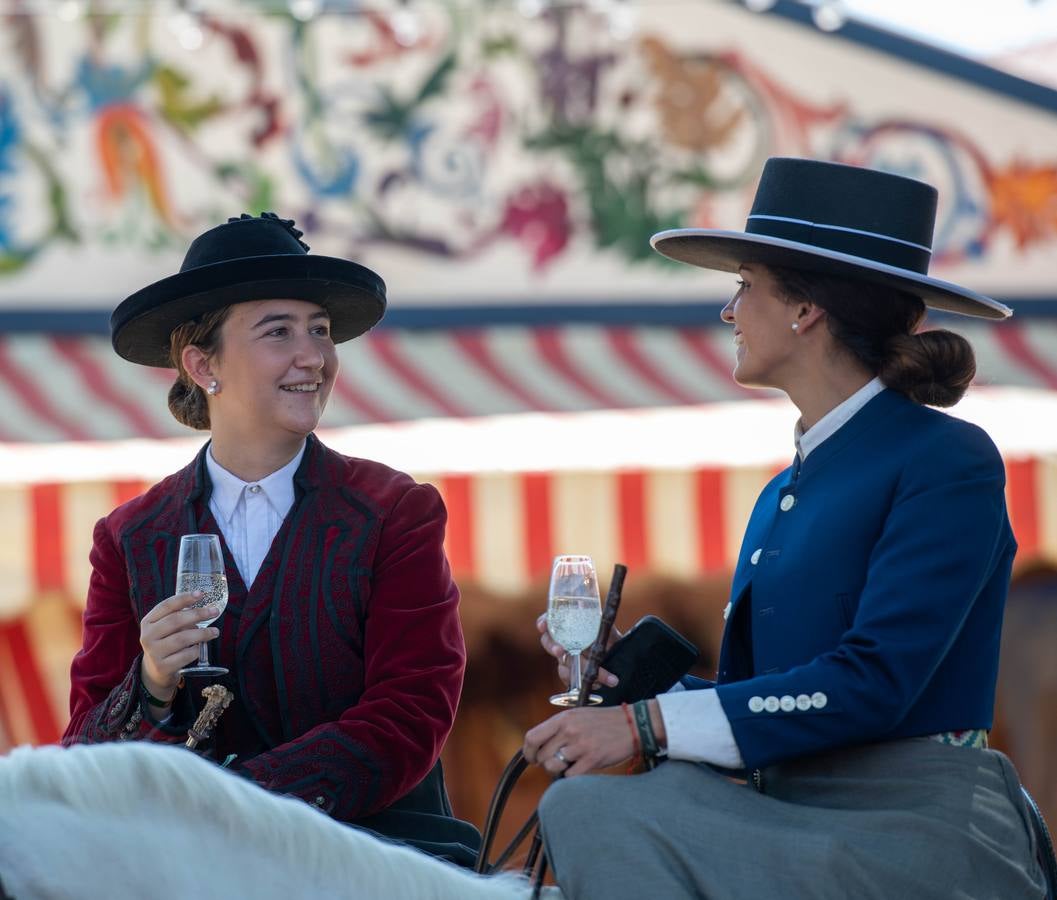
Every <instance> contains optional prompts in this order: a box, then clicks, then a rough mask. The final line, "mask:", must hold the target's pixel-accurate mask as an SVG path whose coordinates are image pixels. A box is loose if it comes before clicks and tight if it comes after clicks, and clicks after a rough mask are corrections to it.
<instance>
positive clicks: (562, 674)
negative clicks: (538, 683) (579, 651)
mask: <svg viewBox="0 0 1057 900" xmlns="http://www.w3.org/2000/svg"><path fill="white" fill-rule="evenodd" d="M536 630H537V631H538V632H539V634H540V644H541V645H542V646H543V649H544V650H545V651H546V652H547V653H548V654H550V655H551V656H553V657H554V658H555V659H556V660H557V661H558V677H559V678H560V679H561V680H562V681H563V682H565V684H569V683H570V682H571V681H572V669H571V668H570V667H569V661H570V659H571V657H570V656H569V654H568V653H566V652H565V648H564V647H563V646H562V645H561V644H559V643H558V642H557V641H556V640H554V638H553V637H552V636H551V633H550V632H549V631H548V630H547V614H546V613H540V615H539V618H537V619H536ZM621 636H622V635H621V633H620V632H619V631H618V630H617V628H616V626H615V625H614V626H613V628H612V629H611V630H610V632H609V642H608V643H607V644H606V650H608V649H609V648H610V647H612V646H613V645H614V644H615V643H616V642H617V641H619V640H620V638H621ZM578 659H579V662H580V673H581V674H583V671H584V670H585V669H586V668H587V657H585V656H583V655H581V656H580V657H578ZM619 681H620V679H619V678H617V676H616V675H614V674H613V673H612V672H607V671H606V670H605V669H599V670H598V681H596V682H595V685H594V686H597V685H600V684H605V685H608V686H609V687H615V686H616V685H617V683H618V682H619Z"/></svg>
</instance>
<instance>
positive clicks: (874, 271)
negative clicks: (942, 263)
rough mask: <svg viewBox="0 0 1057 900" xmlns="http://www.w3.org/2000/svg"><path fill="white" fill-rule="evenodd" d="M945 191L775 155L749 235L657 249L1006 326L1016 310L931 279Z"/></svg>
mask: <svg viewBox="0 0 1057 900" xmlns="http://www.w3.org/2000/svg"><path fill="white" fill-rule="evenodd" d="M935 221H936V189H935V188H934V187H932V186H931V185H928V184H925V183H924V182H921V181H916V180H914V179H913V178H903V177H901V176H899V175H890V174H888V173H887V172H878V171H875V170H873V169H864V168H859V167H857V166H846V165H841V164H839V163H831V162H821V161H818V160H812V159H783V158H779V157H775V158H772V159H769V160H767V163H766V164H765V165H764V168H763V174H762V175H761V177H760V184H759V186H758V187H757V189H756V198H755V199H754V200H753V204H752V210H751V211H750V212H749V220H748V223H747V224H746V226H745V231H717V230H713V229H708V228H676V229H672V230H670V231H662V232H660V233H659V234H655V235H654V236H653V237H652V238H651V240H650V243H651V244H652V245H653V248H654V249H655V250H656V251H657V252H658V253H662V254H663V255H664V256H668V257H670V258H671V259H675V260H678V261H680V262H685V263H690V264H691V265H694V266H701V267H702V268H705V269H718V270H719V271H722V272H737V271H738V268H739V267H740V266H742V265H743V264H745V263H754V262H755V263H761V264H763V265H773V266H786V267H791V268H798V269H806V270H808V271H813V272H820V273H823V274H828V275H836V276H840V277H846V278H851V279H858V280H861V281H871V282H875V283H880V284H885V285H888V286H890V287H892V288H896V289H898V290H900V291H905V292H906V293H908V294H913V295H914V296H916V297H920V298H921V299H922V301H923V302H924V303H925V305H926V306H931V307H934V308H936V309H944V310H948V311H950V312H957V313H964V314H965V315H969V316H983V317H985V318H989V319H1004V318H1006V317H1007V316H1010V315H1012V314H1013V311H1012V310H1011V309H1010V308H1009V307H1007V306H1004V305H1003V304H1001V303H999V302H998V301H997V300H992V299H991V298H990V297H985V296H983V295H982V294H977V293H976V292H975V291H971V290H968V289H967V288H963V287H959V286H958V285H956V284H950V283H948V282H946V281H940V280H939V279H937V278H930V277H929V275H928V270H929V260H930V258H931V256H932V229H933V226H934V224H935Z"/></svg>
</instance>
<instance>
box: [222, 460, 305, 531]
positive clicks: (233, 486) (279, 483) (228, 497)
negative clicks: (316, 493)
mask: <svg viewBox="0 0 1057 900" xmlns="http://www.w3.org/2000/svg"><path fill="white" fill-rule="evenodd" d="M305 446H306V445H305V444H301V449H300V450H298V451H297V454H296V455H295V456H294V458H293V459H291V460H290V462H288V463H287V464H286V465H285V466H283V467H282V468H281V469H276V470H275V471H274V472H272V474H271V475H267V476H265V477H264V478H262V479H261V480H260V481H243V480H242V479H241V478H239V477H238V476H237V475H232V474H231V472H229V471H228V470H227V469H225V468H224V467H223V466H222V465H220V463H218V462H217V461H216V460H215V459H214V458H213V447H212V444H211V445H210V447H209V449H208V450H207V451H206V469H207V470H208V471H209V478H210V480H211V481H212V482H213V495H212V498H211V500H212V503H213V504H215V509H216V511H217V512H219V513H220V515H221V517H222V518H223V520H224V521H225V522H230V521H231V517H232V516H233V515H235V509H236V508H237V507H238V505H239V500H241V499H242V492H243V491H245V490H246V488H248V487H250V486H251V485H259V486H260V489H261V492H262V493H263V494H264V496H265V498H266V499H267V500H268V503H269V504H271V506H272V507H273V508H274V509H275V511H276V512H278V513H279V515H280V516H285V515H286V514H287V513H288V512H289V511H290V507H291V506H293V505H294V473H295V472H296V471H297V467H298V466H299V465H300V464H301V457H303V456H304V455H305Z"/></svg>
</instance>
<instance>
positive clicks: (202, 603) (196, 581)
mask: <svg viewBox="0 0 1057 900" xmlns="http://www.w3.org/2000/svg"><path fill="white" fill-rule="evenodd" d="M193 591H201V592H202V593H203V594H204V595H205V596H203V597H202V599H201V600H199V601H198V602H197V603H193V604H191V606H189V607H188V609H202V608H203V607H206V606H215V607H216V608H217V609H218V610H219V612H218V613H217V614H216V615H215V616H213V618H212V619H205V620H203V621H200V622H198V623H196V624H197V626H198V627H199V628H205V627H206V626H208V625H212V624H213V623H214V622H215V621H216V620H217V619H219V618H220V614H221V613H222V612H224V609H225V607H226V606H227V605H228V577H227V575H226V574H225V570H224V554H223V552H222V551H221V549H220V538H219V537H217V536H216V535H215V534H185V535H183V537H181V538H180V556H179V559H178V561H177V563H176V593H177V594H186V593H191V592H193ZM227 673H228V670H227V669H225V668H224V667H223V666H211V665H210V664H209V642H208V641H203V642H202V643H201V644H199V645H198V662H197V663H196V664H195V665H192V666H187V667H186V668H183V669H180V674H181V675H201V676H205V675H210V676H212V675H227Z"/></svg>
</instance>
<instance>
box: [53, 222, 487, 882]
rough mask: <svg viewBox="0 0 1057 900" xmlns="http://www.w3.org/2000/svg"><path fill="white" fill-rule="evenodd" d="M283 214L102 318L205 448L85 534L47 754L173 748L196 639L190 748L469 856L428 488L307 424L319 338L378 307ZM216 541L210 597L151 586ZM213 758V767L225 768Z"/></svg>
mask: <svg viewBox="0 0 1057 900" xmlns="http://www.w3.org/2000/svg"><path fill="white" fill-rule="evenodd" d="M300 235H301V233H300V232H299V231H297V230H296V229H295V228H294V227H293V222H291V221H288V220H281V219H279V218H277V217H276V216H274V215H273V214H265V215H263V216H261V217H259V218H256V217H249V216H243V217H242V218H239V219H232V220H230V221H229V222H228V223H226V224H224V225H220V226H218V227H216V228H213V229H211V230H210V231H207V232H206V233H205V234H203V235H201V236H199V237H198V238H197V239H196V240H195V241H194V243H193V244H192V245H191V247H190V249H189V250H188V253H187V256H186V258H185V259H184V263H183V266H182V267H181V271H180V272H179V273H178V274H176V275H173V276H171V277H169V278H165V279H163V280H161V281H159V282H157V283H155V284H153V285H150V286H149V287H147V288H144V289H143V290H141V291H139V292H137V293H135V294H133V295H132V296H131V297H129V298H128V299H126V300H125V301H124V302H123V303H122V304H121V305H120V306H118V308H117V309H116V310H115V312H114V315H113V317H112V319H111V328H112V334H113V344H114V348H115V350H116V351H117V352H118V354H119V355H121V356H122V357H124V358H125V359H128V360H130V361H131V362H135V363H139V364H142V365H149V366H169V367H172V368H175V369H176V370H177V372H178V378H177V381H176V383H175V384H174V385H173V388H172V390H171V391H170V394H169V407H170V409H171V410H172V412H173V414H174V415H175V416H176V418H177V419H178V420H179V421H181V422H183V423H184V424H186V425H189V426H190V427H192V428H198V429H208V430H209V431H210V432H211V440H210V441H209V443H208V444H207V445H206V446H205V447H204V448H203V449H202V451H201V452H200V453H199V454H198V455H197V457H196V458H195V459H194V460H193V461H192V462H191V463H190V464H189V465H188V466H187V467H186V468H184V469H182V470H181V471H179V472H176V473H174V474H173V475H170V476H169V477H168V478H166V479H164V480H163V481H162V482H161V483H159V484H157V485H156V486H155V487H153V488H152V489H151V490H149V491H148V492H147V493H146V494H144V495H143V496H141V497H138V498H136V499H134V500H132V501H130V502H128V503H126V504H124V505H123V506H121V507H119V508H118V509H116V510H114V512H112V513H111V514H110V515H109V516H107V517H106V518H104V519H102V520H101V521H100V522H99V523H98V524H97V525H96V529H95V537H94V545H93V548H92V554H91V562H92V567H93V573H92V578H91V584H90V588H89V594H88V606H87V609H86V611H85V616H84V645H83V647H82V649H81V650H80V652H78V654H77V656H76V657H75V659H74V661H73V667H72V692H71V701H70V705H71V720H70V724H69V727H68V728H67V730H66V734H65V735H64V738H63V742H64V743H66V744H74V743H83V742H100V741H119V740H146V741H157V742H164V743H182V742H183V741H184V740H185V739H186V737H187V729H188V727H189V726H190V725H191V724H192V723H193V721H194V718H195V716H196V714H197V710H198V709H199V708H200V707H201V705H202V700H201V698H200V696H199V693H200V688H201V686H202V684H203V681H202V679H197V678H195V679H192V678H185V679H182V678H181V676H180V672H179V670H180V669H181V668H183V667H184V666H187V665H190V664H192V663H193V662H194V661H195V660H196V658H197V655H198V645H199V643H200V642H202V641H212V642H213V644H212V653H211V658H212V661H213V662H214V663H216V664H219V665H221V666H224V667H226V668H227V669H228V670H229V674H228V675H226V676H222V678H221V681H222V683H224V684H226V686H227V687H228V688H229V689H230V690H231V691H232V692H233V693H234V701H233V702H232V704H231V706H230V708H229V709H228V710H227V711H226V712H225V713H224V715H223V716H222V717H221V719H220V721H219V724H218V726H217V729H216V732H215V734H214V736H213V739H212V742H211V744H210V745H209V746H207V748H206V750H207V752H208V753H209V754H210V755H211V756H212V757H213V758H214V759H216V760H217V761H218V762H227V763H228V765H229V766H230V767H231V768H232V769H233V770H234V771H236V772H238V773H240V774H242V775H243V776H245V777H247V778H249V779H252V780H253V781H255V782H257V783H258V784H260V785H261V786H263V787H265V788H267V789H268V790H272V791H276V792H279V793H283V794H290V795H294V796H298V797H301V798H303V799H304V800H305V801H306V802H308V803H311V804H313V805H314V806H316V807H318V808H319V809H321V810H323V811H325V812H326V813H328V814H329V815H331V816H332V817H334V818H335V819H337V820H339V821H343V822H348V823H356V824H358V825H362V826H364V827H367V828H370V829H372V830H374V831H377V832H380V833H383V834H386V835H388V836H391V837H396V838H400V839H403V840H407V841H408V842H409V843H412V844H414V845H416V846H419V847H420V848H422V849H425V850H427V851H429V852H433V853H435V854H437V855H441V856H445V857H448V858H450V859H453V860H455V861H459V862H462V863H469V862H470V861H471V860H472V857H473V852H474V849H475V842H476V840H477V835H476V831H475V830H474V829H473V828H472V826H469V825H467V824H466V823H463V822H459V821H458V820H455V819H453V818H452V817H451V814H450V807H449V806H448V804H447V798H446V795H445V794H444V791H443V781H442V779H441V778H440V775H439V768H435V767H436V764H437V762H438V759H439V756H440V751H441V748H442V746H443V743H444V740H445V739H446V737H447V735H448V733H449V731H450V730H451V726H452V722H453V719H454V716H455V710H456V706H457V703H458V698H459V692H460V690H461V687H462V678H463V670H464V666H465V649H464V645H463V638H462V631H461V627H460V624H459V618H458V599H459V594H458V589H457V587H456V586H455V584H454V582H453V581H452V577H451V572H450V569H449V567H448V562H447V560H446V558H445V555H444V549H443V539H444V528H445V521H446V514H445V510H444V505H443V503H442V501H441V499H440V496H439V495H438V493H437V491H436V490H435V489H434V488H433V487H432V486H430V485H426V484H416V483H415V482H414V481H413V480H412V479H411V477H410V476H408V475H405V474H403V473H401V472H397V471H394V470H393V469H390V468H388V467H386V466H384V465H382V464H380V463H377V462H371V461H368V460H362V459H354V458H350V457H345V456H342V455H340V454H338V453H335V452H334V451H332V450H329V449H328V448H327V447H325V446H324V445H323V444H322V443H320V441H319V440H318V439H317V438H316V437H315V436H314V434H313V433H312V432H313V431H314V429H315V428H316V425H317V424H318V421H319V417H320V415H321V414H322V412H323V408H324V406H325V404H326V400H327V397H328V395H329V393H330V389H331V387H332V386H333V384H334V379H335V376H336V373H337V369H338V359H337V354H336V351H335V347H334V345H335V343H338V342H341V341H345V340H349V339H350V338H354V337H357V336H358V335H360V334H362V333H363V332H365V331H366V330H368V329H369V328H370V327H371V326H373V325H374V324H375V323H376V322H377V321H378V320H379V319H380V318H381V316H382V314H383V312H384V310H385V302H386V301H385V285H384V283H383V282H382V280H381V279H380V278H379V277H378V276H377V275H375V274H374V273H373V272H371V271H370V270H369V269H366V268H364V267H362V266H359V265H357V264H355V263H352V262H349V261H347V260H342V259H335V258H331V257H325V256H316V255H310V254H308V253H307V250H308V248H307V246H306V245H304V244H303V243H302V242H301V241H300V240H299V238H300ZM201 532H209V533H215V534H218V535H220V536H221V541H222V544H223V549H224V558H225V563H226V570H227V579H228V585H229V602H228V605H227V608H226V610H225V611H224V613H223V615H222V616H221V617H220V618H219V619H218V620H217V621H216V622H215V623H214V625H213V626H212V627H206V628H198V627H196V624H195V623H196V622H198V621H203V620H207V619H209V618H211V617H212V615H214V614H215V613H212V614H211V613H210V612H209V610H208V609H206V610H202V609H197V608H193V606H192V604H194V603H195V602H196V600H197V599H199V598H198V597H197V596H196V595H192V594H178V595H175V596H174V595H173V591H174V586H175V583H176V571H175V567H176V560H177V550H178V547H179V542H180V537H181V535H183V534H189V533H201ZM232 755H233V757H234V758H233V759H230V757H232Z"/></svg>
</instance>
